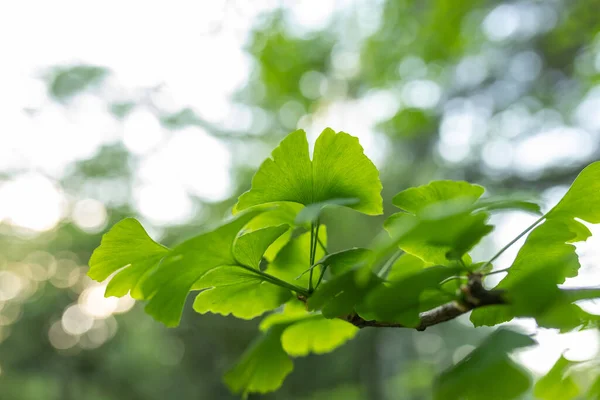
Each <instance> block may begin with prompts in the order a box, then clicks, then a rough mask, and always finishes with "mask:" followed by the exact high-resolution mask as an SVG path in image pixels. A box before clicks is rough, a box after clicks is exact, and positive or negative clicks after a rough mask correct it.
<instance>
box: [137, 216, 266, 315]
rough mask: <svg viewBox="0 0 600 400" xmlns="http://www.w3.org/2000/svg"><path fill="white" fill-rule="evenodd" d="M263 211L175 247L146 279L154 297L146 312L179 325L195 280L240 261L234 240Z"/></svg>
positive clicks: (243, 217) (147, 290)
mask: <svg viewBox="0 0 600 400" xmlns="http://www.w3.org/2000/svg"><path fill="white" fill-rule="evenodd" d="M260 212H261V210H251V211H249V212H247V213H243V214H240V215H238V216H236V218H234V219H232V220H231V221H229V222H228V223H226V224H224V225H222V226H220V227H219V228H217V229H215V230H213V231H210V232H207V233H203V234H201V235H198V236H196V237H194V238H191V239H189V240H187V241H185V242H183V243H181V244H180V245H178V246H176V247H175V248H173V250H172V251H171V253H169V255H168V256H167V257H165V258H164V259H163V260H162V262H161V264H160V266H159V268H158V269H156V270H155V271H153V273H152V274H151V275H149V276H148V277H147V278H146V279H145V280H144V282H143V287H144V293H147V294H148V296H149V297H150V301H149V302H148V304H147V305H146V312H147V313H148V314H150V315H152V316H153V317H154V318H155V319H156V320H158V321H161V322H163V323H164V324H165V325H167V326H176V325H177V324H178V323H179V320H180V318H181V312H182V310H183V305H184V303H185V300H186V298H187V296H188V293H189V291H190V290H191V289H192V287H193V285H194V283H196V282H197V281H198V280H199V279H200V278H202V276H203V275H204V274H205V273H206V272H208V271H209V270H211V269H213V268H216V267H219V266H228V265H236V264H237V261H236V260H235V258H234V256H233V251H232V246H233V243H234V240H235V239H236V237H237V235H238V232H239V231H240V230H241V229H242V228H243V227H244V225H246V224H247V223H248V222H249V221H250V220H251V219H252V218H254V217H255V216H256V215H258V214H259V213H260Z"/></svg>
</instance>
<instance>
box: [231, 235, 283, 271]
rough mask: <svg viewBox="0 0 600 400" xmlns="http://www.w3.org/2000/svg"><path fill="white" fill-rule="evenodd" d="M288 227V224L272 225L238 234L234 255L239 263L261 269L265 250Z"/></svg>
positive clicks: (234, 244)
mask: <svg viewBox="0 0 600 400" xmlns="http://www.w3.org/2000/svg"><path fill="white" fill-rule="evenodd" d="M288 228H289V226H288V225H279V226H271V227H268V228H262V229H258V230H255V231H252V232H248V233H244V234H243V235H240V236H238V237H237V238H236V239H235V242H234V243H233V256H234V257H235V259H236V260H237V261H238V263H240V264H242V265H246V266H248V267H252V268H254V269H259V266H260V260H261V259H262V257H263V254H265V251H267V249H268V248H269V246H271V244H273V242H274V241H275V240H276V239H277V238H279V237H280V236H281V235H282V234H283V233H284V232H286V231H287V230H288Z"/></svg>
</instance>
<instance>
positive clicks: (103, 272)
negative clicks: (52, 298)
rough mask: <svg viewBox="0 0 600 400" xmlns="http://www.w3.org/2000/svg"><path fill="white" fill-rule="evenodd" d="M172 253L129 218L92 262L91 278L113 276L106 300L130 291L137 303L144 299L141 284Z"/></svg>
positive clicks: (117, 226) (108, 237)
mask: <svg viewBox="0 0 600 400" xmlns="http://www.w3.org/2000/svg"><path fill="white" fill-rule="evenodd" d="M168 252H169V249H167V248H166V247H164V246H162V245H160V244H158V243H156V242H155V241H153V240H152V239H151V238H150V236H148V234H147V233H146V231H145V230H144V228H143V227H142V225H141V224H140V223H139V222H138V221H136V220H135V219H133V218H127V219H124V220H122V221H120V222H119V223H117V224H115V226H113V227H112V229H111V230H110V232H108V233H107V234H106V235H104V237H103V238H102V243H101V245H100V247H98V248H97V249H96V250H95V251H94V253H93V254H92V257H91V258H90V269H89V271H88V275H89V277H90V278H92V279H95V280H97V281H103V280H105V279H106V278H108V277H109V276H110V275H112V274H113V273H115V272H117V271H119V272H117V274H116V275H114V276H113V278H112V279H111V280H110V282H109V283H108V286H107V288H106V295H107V296H118V297H120V296H124V295H126V294H127V293H128V292H129V291H131V295H132V296H133V297H134V298H136V299H143V298H144V296H143V293H142V291H141V288H140V285H139V283H140V281H141V279H142V278H143V276H144V275H146V274H147V273H148V272H149V271H150V270H152V269H153V268H156V266H157V264H158V262H159V261H160V260H161V259H162V258H163V257H164V256H165V255H166V254H167V253H168Z"/></svg>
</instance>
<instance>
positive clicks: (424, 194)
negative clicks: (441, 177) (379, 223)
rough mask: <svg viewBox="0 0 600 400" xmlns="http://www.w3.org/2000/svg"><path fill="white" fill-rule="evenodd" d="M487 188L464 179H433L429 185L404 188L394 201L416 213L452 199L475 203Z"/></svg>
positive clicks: (406, 209)
mask: <svg viewBox="0 0 600 400" xmlns="http://www.w3.org/2000/svg"><path fill="white" fill-rule="evenodd" d="M484 191H485V189H484V188H483V187H482V186H479V185H473V184H472V183H469V182H464V181H433V182H430V183H429V184H427V185H423V186H419V187H414V188H409V189H406V190H403V191H402V192H400V193H398V194H397V195H396V196H394V198H393V200H392V203H393V204H394V205H395V206H396V207H398V208H400V209H402V210H404V211H406V212H409V213H412V214H415V215H418V214H420V213H421V211H423V210H425V209H426V208H427V207H428V206H431V205H433V204H436V203H440V202H447V201H451V200H461V201H464V202H465V204H473V203H475V201H477V199H478V198H480V197H481V195H482V194H483V192H484Z"/></svg>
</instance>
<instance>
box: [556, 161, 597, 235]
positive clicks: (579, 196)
mask: <svg viewBox="0 0 600 400" xmlns="http://www.w3.org/2000/svg"><path fill="white" fill-rule="evenodd" d="M599 205H600V161H596V162H595V163H592V164H590V165H588V166H587V167H585V168H584V169H583V171H581V173H580V174H579V175H578V176H577V178H576V179H575V181H574V182H573V184H572V185H571V188H570V189H569V191H568V192H567V193H566V194H565V196H564V197H563V198H562V200H561V201H560V202H559V203H558V204H557V205H556V206H555V207H554V208H553V209H552V210H551V211H550V212H549V213H548V215H547V218H548V219H573V218H581V219H582V220H584V221H587V222H590V223H592V224H598V223H600V206H599Z"/></svg>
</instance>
